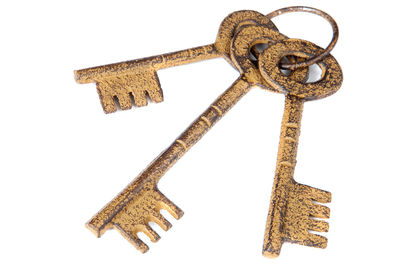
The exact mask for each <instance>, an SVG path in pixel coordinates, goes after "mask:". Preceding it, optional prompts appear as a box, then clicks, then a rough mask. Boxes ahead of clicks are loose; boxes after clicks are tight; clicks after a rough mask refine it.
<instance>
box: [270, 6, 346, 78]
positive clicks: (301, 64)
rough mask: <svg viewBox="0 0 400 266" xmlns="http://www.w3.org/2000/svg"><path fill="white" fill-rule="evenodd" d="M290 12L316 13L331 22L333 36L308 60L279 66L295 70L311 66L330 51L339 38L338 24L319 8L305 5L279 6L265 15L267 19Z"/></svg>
mask: <svg viewBox="0 0 400 266" xmlns="http://www.w3.org/2000/svg"><path fill="white" fill-rule="evenodd" d="M292 12H308V13H312V14H316V15H318V16H320V17H323V18H324V19H326V20H327V21H328V22H329V24H331V26H332V30H333V36H332V40H331V42H330V43H329V45H328V46H327V47H326V48H325V50H324V51H323V52H322V53H320V54H319V55H316V56H314V57H312V58H310V59H308V60H305V61H303V62H299V63H293V64H281V65H280V67H281V68H283V69H290V70H295V69H297V68H300V67H308V66H311V65H312V64H315V63H317V62H319V61H321V60H322V59H323V58H324V57H326V56H327V55H329V53H330V52H331V51H332V49H333V47H335V45H336V42H337V40H338V38H339V28H338V25H337V24H336V21H335V20H334V19H333V18H332V17H331V16H330V15H329V14H327V13H325V12H324V11H321V10H319V9H316V8H312V7H307V6H291V7H285V8H281V9H278V10H275V11H273V12H271V13H269V14H267V15H266V17H267V18H269V19H272V18H274V17H277V16H279V15H282V14H285V13H292Z"/></svg>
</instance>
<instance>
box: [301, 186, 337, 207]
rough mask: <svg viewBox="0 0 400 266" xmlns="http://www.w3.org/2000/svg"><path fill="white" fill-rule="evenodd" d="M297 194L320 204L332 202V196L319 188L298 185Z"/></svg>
mask: <svg viewBox="0 0 400 266" xmlns="http://www.w3.org/2000/svg"><path fill="white" fill-rule="evenodd" d="M298 186H299V188H300V190H299V192H300V193H302V194H304V195H307V196H308V197H309V198H310V199H312V200H314V201H318V202H320V203H330V202H331V200H332V194H331V193H330V192H329V191H325V190H322V189H319V188H315V187H311V186H307V185H304V184H298Z"/></svg>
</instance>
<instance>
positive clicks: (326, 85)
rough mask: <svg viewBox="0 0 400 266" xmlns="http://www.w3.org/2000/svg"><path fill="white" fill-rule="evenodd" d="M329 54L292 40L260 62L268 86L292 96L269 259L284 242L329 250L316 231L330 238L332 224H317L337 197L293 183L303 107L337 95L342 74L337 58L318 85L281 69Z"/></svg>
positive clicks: (269, 228)
mask: <svg viewBox="0 0 400 266" xmlns="http://www.w3.org/2000/svg"><path fill="white" fill-rule="evenodd" d="M322 52H324V50H323V49H322V48H320V47H318V46H316V45H315V44H312V43H310V42H307V41H303V40H298V39H288V40H283V41H280V42H278V43H276V44H273V45H270V46H269V47H268V48H267V49H266V50H264V51H263V52H262V53H261V55H260V58H259V69H260V72H261V75H262V77H263V78H264V79H265V80H266V82H267V83H268V84H269V85H270V86H271V87H273V88H274V89H275V90H277V91H283V92H285V93H286V99H285V109H284V114H283V119H282V127H281V137H280V142H279V151H278V159H277V165H276V173H275V179H274V185H273V190H272V195H271V202H270V207H269V212H268V219H267V225H266V230H265V238H264V246H263V255H265V256H267V257H276V256H278V255H279V253H280V250H281V246H282V244H283V242H285V241H287V242H292V243H297V244H301V245H306V246H312V247H319V248H325V247H326V245H327V239H326V238H325V237H323V236H320V235H317V234H314V233H311V232H310V231H317V232H327V231H328V228H329V226H328V223H327V222H325V221H322V220H317V219H315V218H329V213H330V211H329V208H328V207H326V206H323V205H320V204H317V203H316V202H320V203H328V202H330V201H331V193H329V192H327V191H324V190H320V189H317V188H313V187H310V186H307V185H303V184H300V183H297V182H296V181H295V180H294V179H293V175H294V169H295V166H296V155H297V146H298V141H299V135H300V122H301V116H302V111H303V105H304V103H305V102H306V101H310V100H316V99H321V98H324V97H327V96H329V95H332V94H333V93H335V92H336V91H337V90H338V89H339V88H340V86H341V83H342V79H343V77H342V71H341V69H340V66H339V64H338V63H337V61H336V60H335V58H334V57H333V56H331V55H328V56H326V57H325V58H324V59H323V60H322V61H320V62H319V63H318V65H319V66H320V67H321V69H322V78H321V79H320V80H319V81H317V82H313V83H304V82H299V81H296V80H294V79H290V78H288V77H286V76H285V75H284V74H283V73H282V72H281V71H280V69H279V65H280V62H281V59H282V58H283V57H285V56H289V55H294V56H297V57H300V58H305V59H309V58H311V57H312V56H313V55H317V54H321V53H322Z"/></svg>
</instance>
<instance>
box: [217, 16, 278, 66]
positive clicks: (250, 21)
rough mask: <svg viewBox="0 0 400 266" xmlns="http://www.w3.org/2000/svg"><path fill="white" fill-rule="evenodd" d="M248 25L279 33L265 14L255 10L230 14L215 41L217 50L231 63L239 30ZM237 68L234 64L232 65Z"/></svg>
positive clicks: (223, 22)
mask: <svg viewBox="0 0 400 266" xmlns="http://www.w3.org/2000/svg"><path fill="white" fill-rule="evenodd" d="M248 25H254V26H262V27H263V28H264V27H266V28H267V29H270V30H273V31H275V32H278V29H277V28H276V26H275V24H274V23H273V22H272V21H271V20H270V19H269V18H267V17H266V16H264V15H263V14H261V13H259V12H257V11H253V10H240V11H235V12H233V13H231V14H229V15H228V16H227V17H226V18H225V19H224V20H223V21H222V22H221V24H220V26H219V29H218V34H217V39H216V40H215V48H216V49H217V51H218V53H220V54H222V55H223V56H224V57H225V59H227V61H228V62H229V63H231V64H232V62H231V43H232V39H233V37H234V36H235V35H236V34H237V33H238V32H239V30H240V29H241V28H242V27H244V26H248ZM232 66H233V67H235V65H234V64H232Z"/></svg>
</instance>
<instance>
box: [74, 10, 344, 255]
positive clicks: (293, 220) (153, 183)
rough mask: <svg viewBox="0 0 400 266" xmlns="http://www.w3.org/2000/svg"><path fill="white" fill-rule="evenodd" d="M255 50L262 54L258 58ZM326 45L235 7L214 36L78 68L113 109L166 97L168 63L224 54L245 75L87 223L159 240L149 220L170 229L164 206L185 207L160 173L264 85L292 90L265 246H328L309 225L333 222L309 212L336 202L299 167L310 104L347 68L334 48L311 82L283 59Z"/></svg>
mask: <svg viewBox="0 0 400 266" xmlns="http://www.w3.org/2000/svg"><path fill="white" fill-rule="evenodd" d="M297 9H298V8H297ZM295 10H296V8H295ZM271 14H273V13H271ZM324 14H325V13H324ZM260 43H262V44H266V45H267V47H268V48H267V49H265V50H264V51H262V52H260V51H257V50H256V48H255V47H256V45H258V44H260ZM251 53H253V55H255V56H256V57H258V58H256V60H254V58H252V55H251ZM323 53H324V50H323V49H321V48H319V47H318V46H316V45H314V44H312V43H310V42H306V41H302V40H297V39H288V37H286V36H284V35H283V34H281V33H279V32H278V30H277V28H276V27H275V26H274V24H273V23H272V22H271V21H270V20H269V18H268V17H267V16H263V15H262V14H260V13H258V12H256V11H248V10H246V11H238V12H234V13H232V14H230V15H229V16H228V17H226V18H225V19H224V21H223V22H222V23H221V25H220V28H219V32H218V35H217V39H216V42H215V43H214V44H210V45H205V46H201V47H197V48H191V49H187V50H183V51H179V52H174V53H169V54H164V55H160V56H153V57H148V58H144V59H137V60H133V61H126V62H122V63H116V64H111V65H105V66H100V67H94V68H88V69H83V70H78V71H75V79H76V81H77V82H79V83H89V82H96V85H97V90H98V93H99V96H100V99H101V103H102V106H103V109H104V111H105V112H106V113H110V112H114V111H116V109H117V108H116V102H115V101H116V100H118V101H119V105H120V106H121V109H123V110H125V109H129V108H131V107H132V104H133V103H134V104H136V105H137V106H144V105H146V103H147V100H146V94H147V95H148V96H149V98H150V99H151V100H153V101H155V102H160V101H162V100H163V96H162V91H161V87H160V84H159V81H158V77H157V73H156V71H157V70H159V69H161V68H166V67H172V66H176V65H181V64H186V63H191V62H195V61H199V60H205V59H210V58H215V57H223V58H225V59H226V61H227V62H229V63H230V64H231V65H232V66H233V67H234V68H235V69H237V70H238V71H239V73H240V76H239V78H238V79H237V80H236V81H234V82H233V84H232V85H231V86H230V87H229V88H228V89H227V90H226V91H225V92H224V93H223V94H222V95H221V96H219V97H218V98H217V99H216V100H215V101H214V102H213V103H212V104H211V105H210V107H209V108H208V109H207V110H206V111H205V112H203V113H202V114H201V115H200V116H199V117H198V118H197V119H196V120H195V121H194V122H193V123H192V124H191V125H190V126H189V127H188V129H187V130H186V131H185V132H183V133H182V134H181V135H180V136H179V137H178V138H177V139H176V140H175V141H174V142H173V143H172V145H171V146H170V147H169V148H168V149H166V150H165V151H164V152H162V153H161V154H160V155H159V156H158V157H157V158H156V159H155V160H154V161H153V162H152V163H151V164H150V165H149V166H148V167H147V168H146V169H145V170H144V171H143V172H142V173H141V174H140V175H139V176H138V177H137V178H136V179H135V180H134V181H133V182H132V183H130V184H129V185H128V186H127V187H126V188H125V189H124V190H123V191H122V192H121V193H120V194H119V195H117V196H116V197H115V198H114V199H113V200H112V201H111V202H110V203H108V204H107V205H106V206H105V207H104V208H103V209H102V210H100V211H99V212H98V213H97V214H96V215H95V216H93V218H92V219H91V220H90V221H89V222H88V223H87V227H88V228H89V229H90V230H91V231H92V232H93V233H95V235H97V236H98V237H100V236H101V235H102V234H103V233H104V232H105V231H106V230H107V229H110V228H115V229H117V230H118V231H119V232H120V233H121V234H122V235H123V236H124V237H125V238H126V239H127V240H128V241H129V242H130V243H132V244H133V245H134V246H135V247H136V248H137V249H138V250H139V251H141V252H146V251H147V250H148V246H147V245H146V244H145V243H143V242H142V241H141V240H140V239H139V238H138V235H137V234H138V232H143V233H145V234H146V235H147V236H148V237H149V238H150V239H151V240H152V241H153V242H155V241H157V240H159V238H160V237H159V236H158V234H157V233H156V232H155V231H154V230H153V229H152V228H151V227H150V226H149V224H148V223H149V222H150V221H152V222H155V223H157V224H158V225H159V226H160V227H161V228H163V229H164V230H168V229H169V228H170V227H171V224H170V223H169V222H168V221H167V220H166V219H165V218H164V217H163V216H162V215H161V214H160V210H161V209H166V210H167V211H169V212H170V213H171V215H172V216H174V217H175V218H176V219H179V218H180V217H182V215H183V211H182V210H181V209H180V208H179V207H177V206H176V205H175V204H174V203H173V202H172V201H170V200H169V199H168V198H166V197H165V196H164V195H163V194H162V193H161V192H160V191H159V190H158V188H157V184H158V181H159V180H160V178H161V177H162V176H163V175H164V174H165V173H166V172H167V171H168V170H169V169H170V168H171V167H172V166H173V165H174V164H175V163H176V162H177V161H178V160H179V159H180V158H181V157H182V156H183V155H184V154H185V153H186V152H187V151H188V150H189V149H190V148H191V147H192V146H193V145H194V144H195V143H197V141H199V140H200V139H201V137H202V136H203V135H204V134H205V133H206V132H207V131H208V130H209V129H210V128H211V127H212V126H213V125H214V124H215V123H216V122H217V121H219V119H220V118H221V117H222V116H223V115H224V114H225V113H226V112H227V111H228V110H230V109H231V108H232V107H233V106H234V105H235V104H236V103H237V102H238V101H239V100H240V99H241V98H242V97H243V96H244V95H245V94H246V93H247V92H249V91H250V89H251V88H253V87H255V86H257V87H261V88H263V89H266V90H270V91H274V92H278V93H283V94H285V95H286V102H285V111H284V116H283V121H282V129H281V139H280V144H279V153H278V162H277V169H276V174H275V181H274V187H273V192H272V196H271V203H270V209H269V214H268V220H267V227H266V232H265V239H264V247H263V254H264V255H265V256H278V255H279V253H280V249H281V246H282V244H283V242H285V241H288V242H292V243H299V244H303V245H308V246H314V247H321V248H323V247H325V246H326V238H324V237H322V236H318V235H314V234H310V233H309V232H308V230H313V231H321V232H325V231H327V230H328V224H327V223H326V222H324V221H319V220H315V219H312V218H310V216H311V217H318V218H328V217H329V208H327V207H325V206H322V205H318V204H315V203H314V202H313V201H319V202H322V203H325V202H329V201H330V198H331V196H330V193H329V192H326V191H322V190H319V189H316V188H312V187H309V186H305V185H302V184H298V183H296V182H295V181H294V179H293V174H294V167H295V163H296V154H297V145H298V138H299V134H300V121H301V114H302V110H303V104H304V102H305V101H308V100H315V99H320V98H323V97H327V96H329V95H331V94H333V93H334V92H336V91H337V90H338V89H339V87H340V85H341V82H342V72H341V69H340V66H339V65H338V63H337V62H336V60H335V59H334V58H333V57H332V56H330V55H328V56H324V58H323V60H322V61H319V62H318V65H319V66H320V67H321V69H322V70H323V73H322V78H321V80H319V81H318V82H314V83H306V80H307V78H308V71H309V70H308V68H304V67H303V68H295V69H294V70H292V71H291V72H290V73H289V74H288V75H284V74H283V73H282V71H281V70H280V65H281V63H282V62H283V61H282V60H286V62H289V63H286V64H287V65H289V66H293V65H301V63H302V62H310V60H309V59H313V58H316V55H318V54H323ZM295 59H296V60H295Z"/></svg>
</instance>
